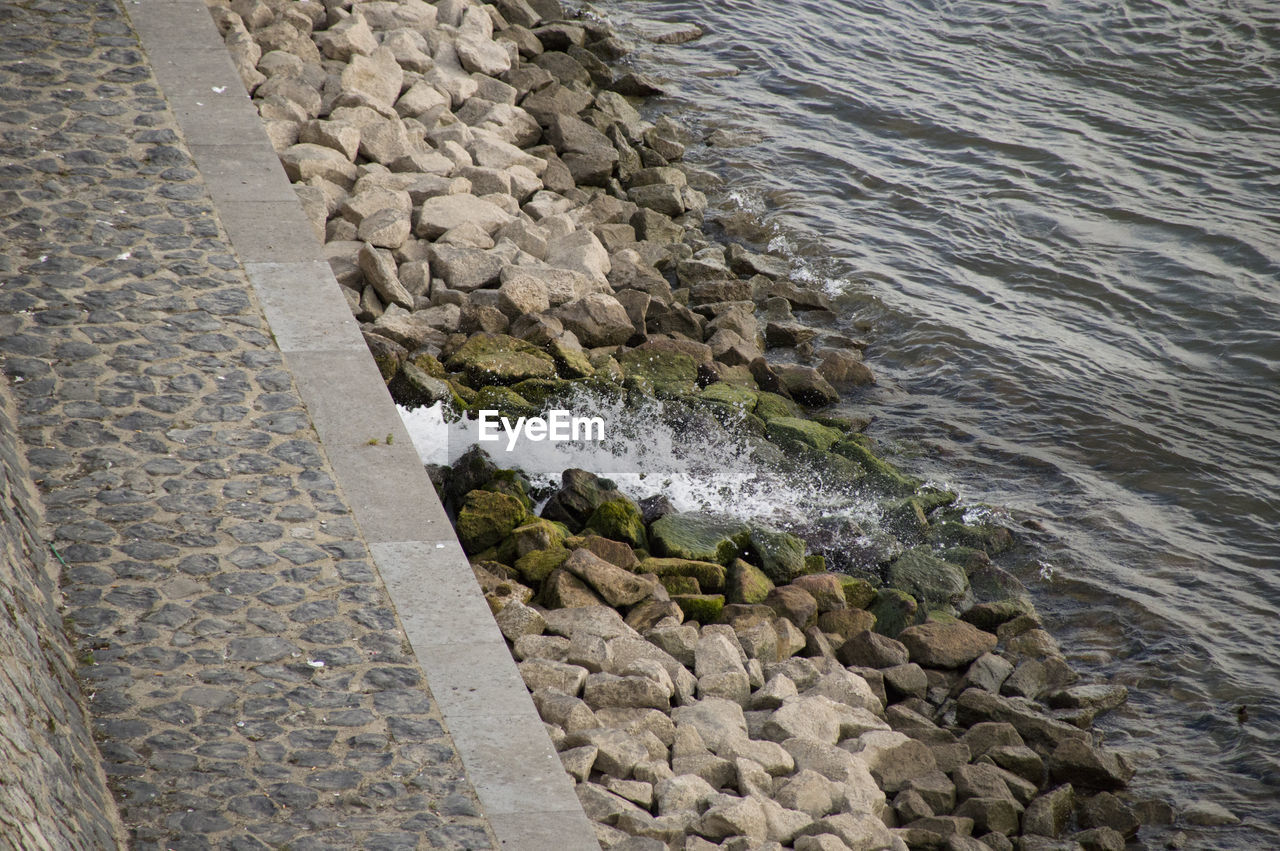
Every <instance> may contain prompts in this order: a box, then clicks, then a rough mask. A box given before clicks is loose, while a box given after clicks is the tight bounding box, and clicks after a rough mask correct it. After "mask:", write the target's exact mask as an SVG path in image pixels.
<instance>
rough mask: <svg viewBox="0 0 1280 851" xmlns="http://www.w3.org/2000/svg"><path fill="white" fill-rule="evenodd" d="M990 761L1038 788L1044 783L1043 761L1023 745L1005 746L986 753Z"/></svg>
mask: <svg viewBox="0 0 1280 851" xmlns="http://www.w3.org/2000/svg"><path fill="white" fill-rule="evenodd" d="M987 756H989V757H990V758H991V761H992V762H994V763H995V764H996V765H998V766H1000V767H1001V768H1003V769H1004V770H1006V771H1008V772H1011V773H1012V774H1014V775H1016V776H1017V777H1021V778H1022V779H1023V780H1026V781H1027V782H1029V783H1034V784H1035V785H1037V786H1039V785H1040V784H1041V783H1042V782H1043V781H1044V760H1042V759H1041V758H1040V755H1039V754H1038V753H1036V752H1035V751H1033V750H1032V749H1031V748H1029V747H1026V746H1025V745H1005V746H1002V747H996V748H992V749H991V750H989V751H987Z"/></svg>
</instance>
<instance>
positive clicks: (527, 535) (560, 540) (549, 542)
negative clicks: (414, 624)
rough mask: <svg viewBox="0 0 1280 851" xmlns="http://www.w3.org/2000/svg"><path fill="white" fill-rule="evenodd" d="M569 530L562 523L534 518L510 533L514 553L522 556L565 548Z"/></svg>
mask: <svg viewBox="0 0 1280 851" xmlns="http://www.w3.org/2000/svg"><path fill="white" fill-rule="evenodd" d="M568 536H569V530H568V529H566V528H565V527H564V524H563V523H556V522H554V521H551V520H544V519H543V518H541V517H535V518H534V519H533V520H531V521H530V522H528V523H526V524H524V525H523V526H517V527H516V528H515V529H513V530H512V532H511V538H512V539H513V540H514V541H515V544H516V552H517V553H518V554H519V555H521V556H523V555H527V554H529V553H531V552H536V551H538V550H546V549H555V548H557V547H564V546H566V539H567V538H568Z"/></svg>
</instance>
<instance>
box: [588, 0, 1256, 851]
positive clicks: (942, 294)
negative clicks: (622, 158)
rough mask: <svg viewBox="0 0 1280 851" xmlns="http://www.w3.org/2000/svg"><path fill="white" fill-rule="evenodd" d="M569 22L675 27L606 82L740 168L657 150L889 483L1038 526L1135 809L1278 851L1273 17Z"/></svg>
mask: <svg viewBox="0 0 1280 851" xmlns="http://www.w3.org/2000/svg"><path fill="white" fill-rule="evenodd" d="M597 8H598V9H599V11H600V12H602V13H603V14H604V15H606V16H607V17H608V18H609V19H610V20H611V21H613V22H615V23H616V24H621V25H623V26H624V27H625V26H627V25H628V24H629V23H632V22H636V21H640V20H644V19H649V20H665V21H693V22H696V23H698V24H700V25H702V26H703V27H704V28H705V29H706V31H707V34H706V36H705V37H704V38H703V39H702V40H700V41H698V42H695V43H692V44H687V45H683V46H675V47H668V46H655V45H643V46H642V47H641V49H640V50H639V51H638V53H637V56H636V57H635V59H634V61H635V62H636V64H637V65H638V66H639V67H640V68H641V69H643V70H648V71H651V72H654V73H657V74H659V75H661V76H662V77H663V78H665V79H666V80H667V81H668V90H669V95H670V96H669V97H668V98H666V99H664V100H663V101H662V102H660V103H659V104H658V106H659V107H660V108H661V109H663V110H667V111H674V112H675V113H676V114H678V115H679V116H681V118H682V120H683V121H684V122H685V123H686V124H687V125H688V126H689V127H690V128H691V130H692V131H693V132H694V133H695V134H702V133H705V132H707V131H709V130H711V129H713V128H729V129H732V130H735V131H742V133H743V135H744V136H745V137H746V138H748V139H750V138H751V137H752V136H754V137H755V138H756V139H758V141H756V142H754V143H750V144H747V145H745V146H743V147H733V148H727V147H706V146H702V145H697V144H695V145H691V146H690V151H689V156H688V160H689V161H690V162H691V163H693V164H696V165H700V166H702V167H705V168H707V169H708V170H710V171H712V172H714V173H715V174H718V175H720V176H722V177H724V178H726V180H727V186H726V191H724V192H722V193H712V194H713V201H714V202H715V210H714V215H715V217H716V218H717V220H718V221H719V222H720V224H721V225H722V226H723V228H724V230H725V232H726V233H727V235H728V236H729V237H730V238H737V239H749V240H752V241H754V242H756V243H757V244H768V243H771V244H772V245H773V246H774V247H775V248H780V249H783V250H785V251H786V252H788V253H789V254H791V255H792V256H793V257H795V258H796V261H797V263H798V264H799V268H798V273H799V275H800V276H802V277H805V278H807V279H809V280H812V281H814V282H816V283H818V284H819V285H822V286H824V287H825V288H826V289H827V290H828V292H830V293H831V294H832V295H833V296H835V297H836V298H837V302H838V304H839V307H840V312H841V314H842V316H843V317H844V318H845V321H846V323H847V324H848V325H849V326H850V327H851V328H852V329H853V330H856V331H858V332H859V333H860V334H861V336H863V337H864V338H865V339H867V340H868V342H869V343H870V347H869V348H868V350H867V357H868V360H869V361H870V362H871V363H872V364H873V365H874V366H875V367H876V368H877V370H878V374H879V376H880V379H881V381H880V385H879V386H878V387H877V388H875V389H874V390H873V391H872V392H870V393H867V394H865V395H864V396H863V397H861V398H859V399H857V400H855V402H854V403H855V405H857V406H859V407H863V408H867V409H870V410H872V411H874V412H875V414H876V416H877V421H876V422H875V424H874V425H873V426H872V429H871V431H872V433H873V434H875V435H877V436H878V437H879V438H881V439H882V440H883V441H885V442H886V444H887V445H888V446H889V447H890V448H891V449H896V450H897V452H898V455H897V458H896V460H897V461H898V462H899V463H900V464H902V465H903V466H905V467H907V468H909V469H911V470H913V471H915V472H917V473H919V474H922V475H924V476H926V477H929V478H934V479H939V480H945V481H947V482H949V483H951V484H952V485H954V486H956V487H959V488H960V489H961V491H962V492H963V493H964V495H965V496H966V497H968V498H970V499H973V500H984V501H989V502H993V503H997V504H1000V505H1005V506H1008V507H1009V508H1010V509H1011V510H1013V512H1014V513H1015V516H1019V517H1027V518H1034V519H1036V520H1038V521H1040V522H1041V523H1042V524H1043V526H1044V527H1045V530H1046V531H1045V533H1043V534H1039V535H1033V536H1032V538H1033V540H1035V542H1036V543H1037V545H1038V546H1039V547H1040V548H1041V549H1040V559H1041V560H1042V561H1043V563H1044V570H1043V572H1042V574H1040V573H1037V574H1034V575H1032V576H1030V577H1024V578H1026V579H1028V581H1030V582H1031V584H1032V585H1033V591H1034V593H1035V594H1036V595H1037V599H1038V603H1039V605H1040V608H1041V609H1042V611H1044V612H1046V613H1047V615H1048V617H1049V620H1050V621H1051V625H1052V628H1053V629H1054V630H1055V631H1056V632H1057V633H1058V634H1059V635H1060V636H1061V637H1062V639H1063V642H1064V645H1065V647H1066V649H1067V651H1068V653H1069V654H1070V655H1071V656H1072V658H1073V661H1075V662H1076V663H1077V664H1078V665H1079V666H1080V667H1082V668H1084V669H1086V670H1088V671H1090V672H1091V673H1093V674H1095V675H1097V676H1100V677H1106V678H1109V679H1112V680H1114V681H1118V682H1123V683H1125V684H1127V685H1129V686H1130V687H1131V689H1132V691H1133V694H1134V697H1133V699H1132V700H1131V703H1130V705H1129V706H1128V707H1127V708H1126V709H1125V710H1123V711H1121V712H1119V713H1115V714H1113V715H1112V716H1110V717H1109V718H1108V719H1107V720H1106V721H1105V722H1104V724H1103V726H1104V728H1105V729H1106V730H1107V731H1108V740H1109V742H1111V743H1114V744H1117V745H1119V746H1122V747H1125V748H1128V749H1130V750H1132V751H1134V752H1135V753H1137V754H1138V755H1140V756H1143V757H1145V758H1144V760H1143V764H1142V767H1141V772H1140V775H1139V779H1138V781H1137V782H1136V783H1135V790H1136V791H1137V792H1138V793H1140V794H1151V795H1157V796H1161V797H1164V798H1166V799H1168V800H1171V801H1173V802H1174V803H1175V804H1185V803H1187V802H1189V801H1191V800H1195V799H1199V798H1205V799H1210V800H1214V801H1217V802H1219V803H1221V804H1224V805H1225V806H1227V807H1228V808H1230V809H1231V810H1232V811H1234V812H1235V813H1236V814H1237V815H1238V816H1240V817H1241V818H1242V819H1244V824H1243V825H1242V826H1240V827H1238V828H1227V829H1215V830H1214V831H1213V832H1209V833H1204V834H1197V833H1193V834H1192V845H1193V846H1195V845H1198V844H1199V843H1201V842H1203V843H1205V844H1206V845H1207V846H1212V847H1219V848H1222V847H1236V848H1255V847H1280V746H1278V745H1277V744H1276V743H1277V741H1280V707H1277V704H1276V697H1277V695H1280V662H1277V659H1278V658H1280V570H1277V568H1278V567H1280V532H1277V526H1280V422H1278V421H1280V204H1278V203H1277V202H1280V191H1278V190H1280V84H1278V77H1280V6H1278V5H1277V4H1275V3H1273V2H1270V0H1235V1H1234V2H1233V0H1206V2H1185V0H1167V1H1166V2H1155V1H1154V0H1153V1H1152V2H1145V1H1144V0H1116V2H1097V0H1077V2H1071V3H1064V2H1056V0H1043V2H1017V0H1013V2H1010V0H1004V2H993V1H992V0H954V2H945V0H915V2H910V3H904V2H893V3H889V2H884V0H839V2H819V0H798V2H793V3H785V4H781V3H772V2H765V0H733V2H725V0H716V2H712V0H656V2H653V1H652V0H605V2H601V3H599V4H598V6H597ZM1041 575H1043V577H1044V578H1043V579H1041V578H1039V577H1040V576H1041ZM1240 705H1246V706H1248V707H1249V714H1250V719H1249V721H1248V722H1247V723H1245V724H1244V725H1239V724H1237V722H1236V707H1237V706H1240Z"/></svg>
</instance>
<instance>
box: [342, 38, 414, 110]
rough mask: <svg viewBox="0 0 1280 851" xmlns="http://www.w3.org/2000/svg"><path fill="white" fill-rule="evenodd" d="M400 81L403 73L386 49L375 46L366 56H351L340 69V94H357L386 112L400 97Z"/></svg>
mask: <svg viewBox="0 0 1280 851" xmlns="http://www.w3.org/2000/svg"><path fill="white" fill-rule="evenodd" d="M403 82H404V71H403V69H401V67H400V64H399V63H398V62H396V57H395V54H393V53H392V52H391V51H390V50H389V49H388V48H386V47H379V48H378V49H376V50H374V51H373V52H372V53H370V54H369V55H368V56H362V55H359V54H356V55H354V56H352V57H351V59H350V61H349V62H348V63H347V66H346V68H344V69H343V70H342V90H343V91H344V92H358V93H360V94H362V95H364V96H366V97H368V98H369V100H370V101H372V102H373V103H375V104H378V105H380V106H383V107H386V108H387V109H391V108H392V107H393V106H394V104H395V102H396V100H397V99H398V98H399V97H400V87H401V85H402V84H403Z"/></svg>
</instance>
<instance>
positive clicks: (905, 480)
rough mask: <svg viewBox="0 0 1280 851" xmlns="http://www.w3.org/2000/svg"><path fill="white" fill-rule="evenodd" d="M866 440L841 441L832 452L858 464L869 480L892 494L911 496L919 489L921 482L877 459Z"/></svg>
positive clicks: (858, 437)
mask: <svg viewBox="0 0 1280 851" xmlns="http://www.w3.org/2000/svg"><path fill="white" fill-rule="evenodd" d="M866 442H867V441H866V438H864V437H863V436H862V435H856V436H854V437H852V438H848V439H846V440H841V441H839V442H837V443H836V444H834V445H833V446H832V447H831V451H832V452H835V453H837V454H839V455H843V456H844V457H846V458H848V459H850V460H852V461H856V462H858V464H859V465H861V467H862V469H864V470H866V473H867V478H868V479H869V480H871V481H872V482H873V483H875V484H876V485H878V486H879V487H881V488H883V489H885V490H886V491H888V492H890V493H895V494H904V495H905V494H909V493H912V492H914V491H915V489H916V488H917V487H919V484H920V483H919V482H918V481H916V480H915V479H913V478H911V477H910V476H907V475H905V474H904V473H902V472H900V471H899V470H898V469H897V468H896V467H894V466H893V465H892V464H890V463H889V462H888V461H885V460H883V459H881V458H877V457H876V455H875V453H873V452H872V451H871V450H870V449H869V448H868V447H867V446H866V445H864V444H865V443H866Z"/></svg>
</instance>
